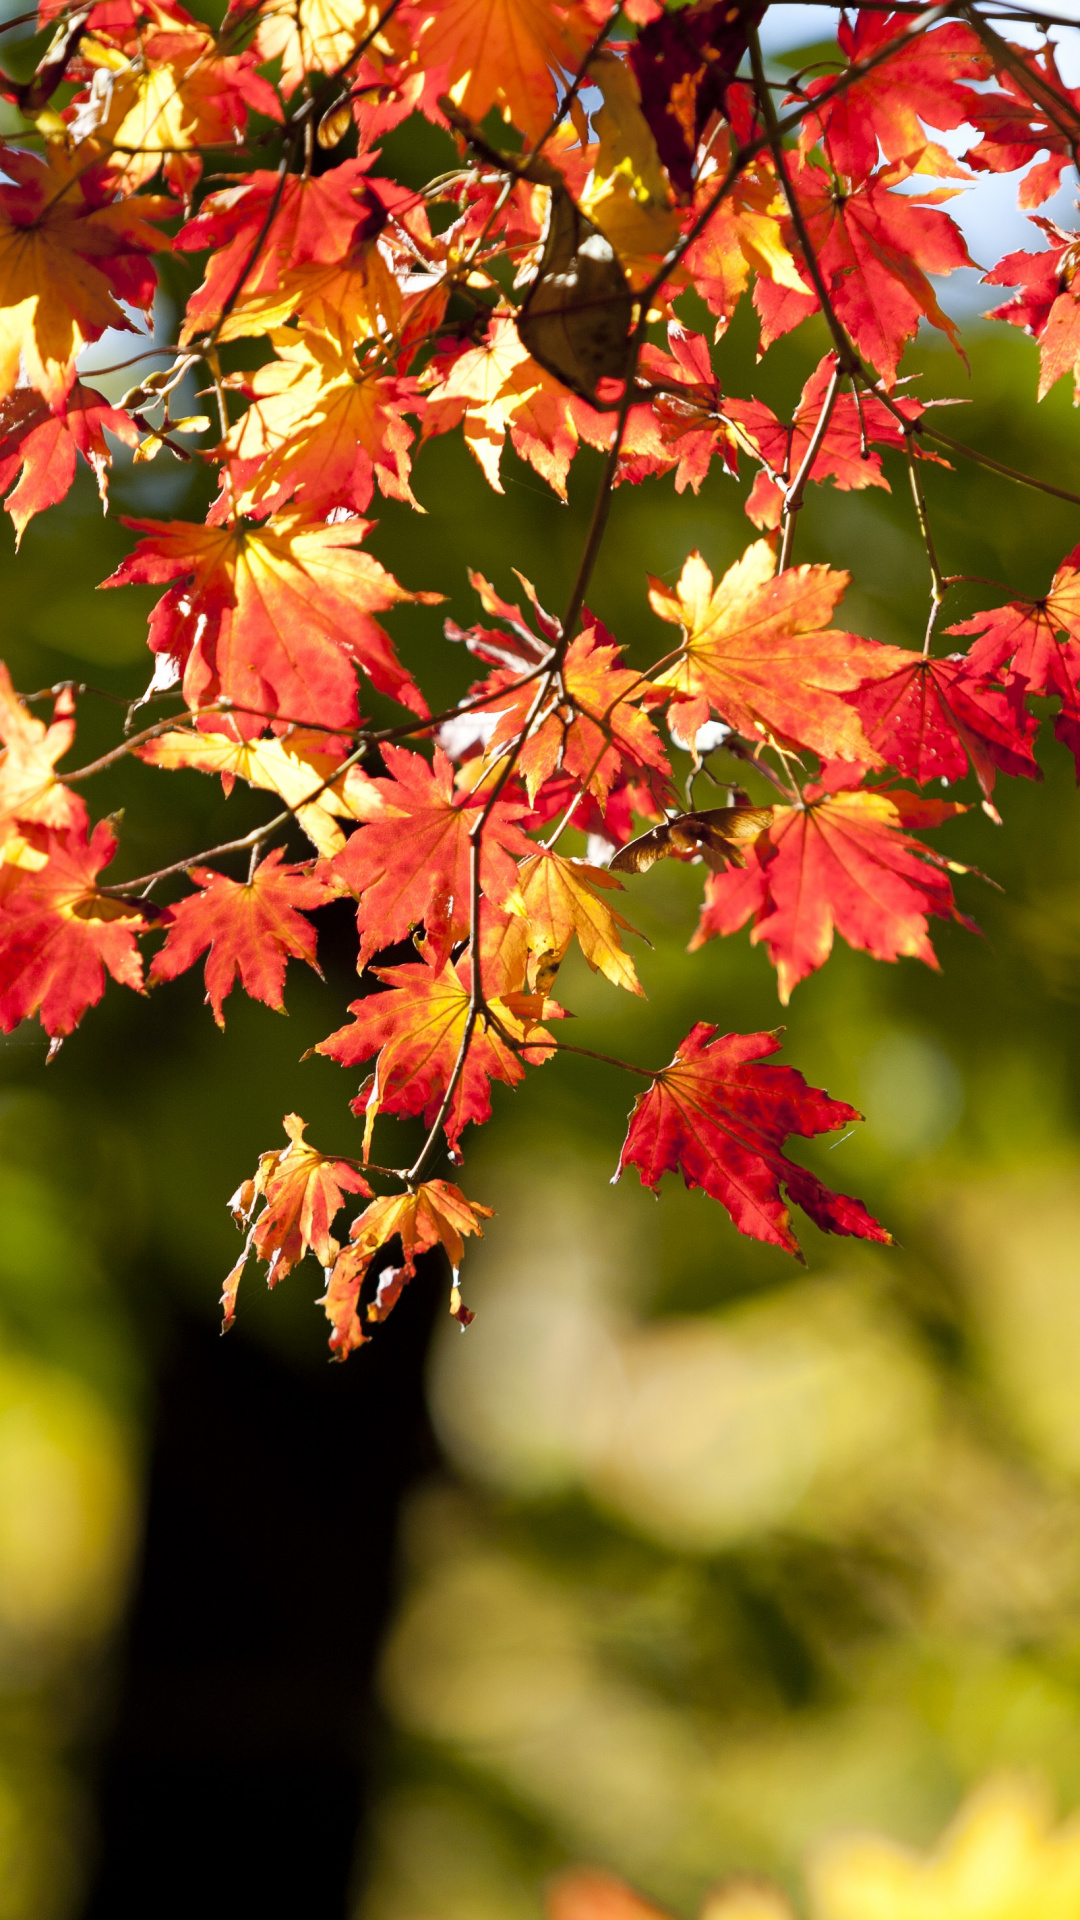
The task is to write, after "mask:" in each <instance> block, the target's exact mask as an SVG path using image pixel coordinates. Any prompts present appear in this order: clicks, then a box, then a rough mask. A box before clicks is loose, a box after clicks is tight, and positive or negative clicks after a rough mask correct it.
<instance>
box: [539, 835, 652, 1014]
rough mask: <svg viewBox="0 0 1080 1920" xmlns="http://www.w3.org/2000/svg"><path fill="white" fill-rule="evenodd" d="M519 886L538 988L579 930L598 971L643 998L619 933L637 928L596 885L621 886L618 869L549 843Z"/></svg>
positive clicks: (544, 986)
mask: <svg viewBox="0 0 1080 1920" xmlns="http://www.w3.org/2000/svg"><path fill="white" fill-rule="evenodd" d="M519 885H520V891H521V901H522V906H521V909H520V911H521V912H522V916H523V918H524V919H525V921H526V924H527V926H528V932H529V950H530V952H531V953H532V954H533V956H534V960H533V966H532V968H531V974H532V978H533V980H534V981H535V983H536V987H537V990H538V991H540V992H546V991H547V988H548V987H549V986H550V984H551V981H552V980H553V979H554V977H555V974H556V973H557V972H558V970H559V967H560V965H561V963H562V961H563V958H564V956H565V954H566V950H567V948H568V947H569V945H570V942H571V940H572V939H573V938H574V935H575V934H576V935H577V939H578V944H579V946H580V948H581V951H582V953H583V954H584V956H585V959H586V960H587V961H588V964H589V966H590V967H591V969H592V971H593V973H602V974H603V975H604V977H605V979H607V980H610V981H611V982H612V984H613V985H614V986H616V987H625V988H626V990H627V992H628V993H637V994H640V995H641V997H642V999H644V997H645V996H644V989H643V987H642V985H641V982H640V980H639V979H638V977H637V972H636V970H635V967H634V963H633V961H632V960H631V958H630V955H629V954H628V953H627V952H626V949H625V948H624V946H623V943H622V941H621V940H620V938H619V931H620V929H622V930H623V931H624V932H626V933H636V932H637V928H636V927H632V926H631V925H630V922H629V920H624V919H623V916H622V914H621V913H617V912H616V910H615V908H614V907H609V906H608V904H607V902H606V901H604V900H601V899H600V898H599V895H598V893H597V888H603V889H604V890H605V891H609V892H610V891H615V892H621V891H622V883H621V881H619V880H616V878H615V875H614V874H613V873H607V872H606V871H605V869H604V868H603V867H591V866H589V865H587V863H586V862H585V861H584V860H567V859H565V858H564V857H563V855H562V854H561V853H553V852H551V851H549V849H548V848H546V847H544V848H541V849H540V850H539V851H538V852H537V853H535V854H534V855H533V856H532V858H531V859H529V860H525V861H523V863H522V865H521V867H520V869H519Z"/></svg>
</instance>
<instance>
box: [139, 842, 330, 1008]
mask: <svg viewBox="0 0 1080 1920" xmlns="http://www.w3.org/2000/svg"><path fill="white" fill-rule="evenodd" d="M281 861H282V851H281V848H280V847H275V848H274V849H273V850H272V852H270V853H268V854H267V856H266V859H265V860H263V861H262V862H261V864H260V865H259V866H257V867H256V869H255V871H254V873H253V874H252V876H251V879H250V880H249V881H248V882H247V883H246V884H244V883H242V882H241V881H239V880H230V879H229V878H228V876H227V875H226V874H224V873H215V872H214V871H213V869H212V868H211V867H189V868H188V877H189V878H190V879H192V880H194V881H195V883H196V885H197V886H198V888H199V892H198V893H192V894H189V895H188V896H187V898H186V899H184V900H180V901H178V902H177V904H176V906H175V907H173V908H172V909H171V915H170V920H169V928H168V933H167V935H166V939H165V945H164V946H163V947H162V949H161V951H160V953H156V954H155V955H154V959H153V962H152V964H151V967H150V984H151V985H152V986H157V985H158V983H159V982H160V981H162V980H175V979H176V977H177V975H178V974H181V973H186V971H187V969H188V967H190V966H193V965H194V963H195V961H196V960H197V959H198V958H199V955H200V954H202V953H206V949H207V948H208V947H209V949H210V951H209V954H207V960H206V998H207V1001H208V1002H209V1004H210V1006H212V1007H213V1009H214V1019H215V1020H216V1021H217V1023H218V1026H219V1027H223V1026H224V1025H225V1016H224V1014H223V1013H222V1010H221V1007H222V1001H223V1000H224V999H225V997H226V995H227V994H229V993H231V992H232V989H233V986H234V984H235V982H236V978H237V976H238V975H239V978H240V984H241V986H242V987H243V989H244V992H245V993H248V994H250V995H251V997H252V999H253V1000H264V1001H265V1002H266V1005H267V1006H268V1007H273V1008H274V1010H275V1012H277V1013H283V1012H284V1006H283V1004H282V997H281V995H282V988H283V987H284V984H285V967H286V962H287V961H288V959H289V958H290V956H291V957H292V958H294V959H296V960H306V961H307V963H308V966H309V967H314V968H315V971H316V973H318V971H319V968H318V966H317V965H316V961H315V929H314V927H313V926H312V924H311V922H310V920H307V919H305V918H304V914H303V913H302V912H301V911H299V909H301V908H306V909H308V910H309V911H310V909H311V908H313V907H321V906H323V905H324V904H325V902H326V901H327V900H332V899H333V897H334V889H333V888H332V887H328V886H327V885H326V884H325V882H324V881H322V880H316V879H315V877H314V875H313V874H310V873H306V872H305V871H304V869H303V868H302V867H297V866H282V864H281Z"/></svg>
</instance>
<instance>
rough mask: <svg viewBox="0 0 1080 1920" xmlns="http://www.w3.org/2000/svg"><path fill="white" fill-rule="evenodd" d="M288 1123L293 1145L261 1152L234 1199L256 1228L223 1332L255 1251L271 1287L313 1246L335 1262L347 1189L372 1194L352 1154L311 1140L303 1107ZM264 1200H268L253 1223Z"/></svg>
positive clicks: (234, 1277) (326, 1261)
mask: <svg viewBox="0 0 1080 1920" xmlns="http://www.w3.org/2000/svg"><path fill="white" fill-rule="evenodd" d="M282 1125H283V1126H284V1128H285V1131H286V1133H287V1134H288V1136H289V1145H288V1146H287V1147H279V1148H277V1149H276V1150H275V1151H274V1152H272V1153H263V1154H260V1156H259V1165H258V1168H257V1169H256V1171H255V1173H254V1174H253V1175H252V1177H251V1179H249V1180H245V1181H243V1182H242V1184H241V1185H240V1186H239V1187H238V1188H237V1190H236V1192H235V1193H234V1194H233V1197H232V1199H231V1200H230V1202H229V1206H230V1207H231V1209H232V1216H233V1219H234V1220H235V1221H236V1224H237V1226H238V1227H250V1229H251V1230H250V1232H249V1233H248V1237H247V1241H246V1242H245V1245H244V1251H243V1253H242V1254H241V1256H240V1258H239V1260H238V1261H237V1263H236V1265H235V1267H234V1268H233V1270H232V1272H231V1273H230V1275H229V1277H228V1279H227V1280H226V1282H225V1289H224V1292H223V1294H222V1297H221V1305H222V1308H223V1311H224V1321H223V1325H222V1332H225V1331H227V1329H228V1328H229V1327H231V1326H232V1323H233V1318H234V1315H235V1312H236V1291H237V1288H238V1287H239V1285H240V1279H241V1276H242V1274H243V1271H244V1268H245V1266H246V1265H247V1260H248V1255H249V1253H255V1254H256V1255H257V1256H258V1258H259V1259H260V1260H265V1261H266V1263H267V1268H266V1284H267V1286H270V1287H274V1286H276V1285H277V1283H278V1281H279V1280H284V1278H285V1275H286V1274H287V1273H291V1272H292V1269H293V1268H294V1267H295V1266H296V1264H297V1262H298V1261H300V1260H302V1259H303V1257H304V1255H305V1253H307V1252H308V1250H309V1249H310V1251H311V1252H312V1253H313V1254H314V1255H315V1258H316V1260H317V1261H318V1262H319V1265H320V1266H322V1267H331V1266H333V1264H334V1261H335V1259H336V1258H337V1254H338V1243H337V1241H336V1240H335V1239H334V1237H333V1235H332V1234H331V1232H330V1229H331V1227H332V1226H333V1223H334V1220H335V1217H336V1216H337V1214H338V1213H339V1212H340V1211H341V1208H342V1207H343V1206H344V1204H345V1195H346V1194H347V1193H362V1194H364V1195H366V1197H367V1198H368V1199H370V1198H371V1188H370V1187H369V1186H368V1183H367V1181H366V1180H365V1179H364V1176H363V1174H362V1173H360V1172H359V1170H358V1169H357V1168H356V1167H354V1166H352V1165H351V1164H350V1162H349V1161H348V1160H335V1159H333V1158H332V1157H330V1156H328V1155H326V1154H323V1153H320V1152H319V1151H318V1149H317V1148H316V1147H313V1146H310V1145H309V1144H308V1142H307V1141H306V1140H305V1139H304V1129H305V1127H306V1125H307V1122H306V1121H304V1120H301V1118H300V1115H299V1114H298V1113H287V1114H286V1115H285V1118H284V1120H283V1121H282ZM260 1200H263V1201H264V1202H265V1205H264V1207H263V1210H262V1212H261V1213H260V1214H259V1216H258V1219H257V1220H256V1221H255V1224H254V1226H251V1220H252V1215H253V1214H254V1211H255V1208H256V1206H257V1204H258V1202H259V1201H260Z"/></svg>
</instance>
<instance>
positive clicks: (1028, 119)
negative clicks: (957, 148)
mask: <svg viewBox="0 0 1080 1920" xmlns="http://www.w3.org/2000/svg"><path fill="white" fill-rule="evenodd" d="M1009 45H1010V51H1011V52H1012V53H1013V54H1014V55H1015V56H1016V58H1017V60H1018V61H1019V62H1022V64H1023V65H1024V66H1026V67H1028V68H1029V69H1030V70H1031V74H1032V77H1033V79H1034V80H1035V81H1036V84H1037V86H1038V93H1036V92H1035V91H1034V89H1032V90H1031V91H1030V92H1029V91H1028V90H1027V89H1026V88H1025V87H1024V85H1023V83H1022V81H1021V80H1020V79H1019V78H1018V76H1017V75H1016V74H1015V73H1013V72H1012V71H1011V70H1010V69H1009V68H1008V67H1004V66H1002V67H1000V68H998V70H997V78H998V79H999V80H1000V81H1001V84H1002V86H1003V87H1004V89H1005V91H1004V93H981V94H976V93H973V94H972V96H971V99H970V102H969V105H968V110H967V113H966V114H965V116H964V117H965V119H967V120H968V121H970V123H971V125H972V126H974V127H978V128H979V130H980V132H981V133H982V135H983V138H982V139H981V140H980V141H979V143H978V145H977V146H974V147H969V148H968V150H967V152H966V153H965V155H964V164H965V165H966V166H969V167H974V168H976V170H977V171H980V172H986V173H1015V172H1016V170H1017V168H1019V167H1022V166H1025V165H1026V164H1027V162H1028V161H1029V160H1034V158H1035V155H1036V154H1037V153H1047V154H1049V156H1050V157H1049V159H1046V160H1041V161H1040V162H1039V163H1038V165H1037V166H1034V167H1032V168H1031V169H1030V171H1029V172H1028V173H1027V174H1026V175H1025V176H1024V178H1023V180H1021V182H1020V191H1019V195H1018V198H1019V202H1020V205H1021V207H1025V208H1027V207H1038V206H1041V205H1042V203H1043V201H1044V200H1048V199H1049V198H1050V195H1051V194H1052V193H1055V192H1056V191H1057V189H1058V187H1059V186H1060V184H1061V176H1062V174H1063V172H1064V171H1065V168H1066V167H1067V166H1068V165H1069V162H1070V160H1071V158H1072V151H1073V147H1074V146H1075V143H1076V140H1077V137H1078V136H1080V92H1076V91H1073V90H1072V89H1071V88H1069V87H1067V86H1066V85H1065V84H1064V82H1063V80H1062V78H1061V75H1060V74H1059V72H1058V70H1057V60H1056V57H1055V51H1054V47H1053V45H1052V43H1050V42H1044V44H1043V45H1042V46H1041V47H1039V48H1037V49H1035V50H1034V51H1033V50H1032V48H1030V47H1021V46H1017V45H1016V44H1015V42H1010V43H1009ZM1047 89H1049V90H1050V92H1051V93H1052V94H1054V95H1056V96H1057V108H1056V111H1054V110H1052V109H1048V108H1047V106H1046V105H1044V104H1043V101H1044V99H1045V93H1046V90H1047ZM1039 95H1042V96H1043V98H1042V99H1040V97H1039Z"/></svg>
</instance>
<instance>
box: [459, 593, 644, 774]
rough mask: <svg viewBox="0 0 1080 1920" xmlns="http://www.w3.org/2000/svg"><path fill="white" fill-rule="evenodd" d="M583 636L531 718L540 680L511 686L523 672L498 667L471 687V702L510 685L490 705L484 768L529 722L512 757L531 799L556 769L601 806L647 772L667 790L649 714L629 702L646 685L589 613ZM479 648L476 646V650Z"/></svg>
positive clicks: (568, 652) (573, 644) (569, 651)
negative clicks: (621, 784) (629, 779)
mask: <svg viewBox="0 0 1080 1920" xmlns="http://www.w3.org/2000/svg"><path fill="white" fill-rule="evenodd" d="M584 618H585V623H586V624H585V628H584V631H583V632H581V633H579V634H578V635H577V637H576V639H574V640H572V641H571V642H570V645H569V647H568V648H567V650H566V657H565V659H564V661H563V663H562V667H561V670H560V673H559V676H558V680H557V681H556V680H555V679H554V678H553V683H552V688H551V692H550V694H549V696H548V700H547V702H546V703H545V705H544V707H543V708H541V710H540V712H539V713H534V712H533V708H534V707H535V705H536V693H537V685H538V680H539V676H538V679H537V681H530V682H528V683H527V684H526V685H525V686H515V685H514V683H515V682H516V681H517V680H519V679H520V674H518V673H514V672H513V671H512V670H510V669H504V670H500V671H498V672H496V673H494V674H492V675H490V676H489V678H488V679H487V680H484V681H482V682H480V683H478V685H476V686H475V687H473V688H472V689H471V692H470V695H469V698H470V699H475V698H477V697H478V696H479V695H481V694H484V693H489V692H492V693H493V692H496V691H497V690H498V689H499V687H500V686H502V685H508V686H513V688H514V690H513V691H512V692H510V693H509V694H508V695H507V697H506V699H505V701H503V700H501V699H500V700H492V701H491V702H490V704H489V705H488V707H487V711H488V712H490V713H492V714H493V715H496V716H497V724H496V726H495V729H494V731H493V733H492V735H491V738H490V740H489V741H488V745H487V751H486V753H485V756H484V765H485V768H490V767H493V766H494V765H495V764H496V762H497V761H499V760H500V759H501V758H502V756H503V753H504V752H505V750H506V748H507V746H508V745H509V744H510V743H511V742H512V741H513V740H516V739H517V738H518V736H519V735H520V734H521V732H522V730H523V728H524V727H525V726H526V723H527V722H529V721H530V718H531V725H530V726H529V731H528V734H527V736H526V738H525V740H524V743H523V745H522V747H521V750H520V752H519V754H518V758H517V769H516V770H517V772H518V773H519V774H520V775H521V777H522V779H523V780H524V781H525V786H526V789H527V791H528V795H529V800H530V802H532V801H534V800H535V798H536V795H537V792H538V791H539V789H540V788H541V787H542V786H543V784H544V782H545V780H547V779H549V778H550V776H551V775H552V774H553V773H554V772H555V769H556V767H561V768H562V770H563V771H564V772H565V773H567V774H569V775H571V776H572V778H573V779H575V780H578V781H580V782H581V785H582V787H583V788H584V789H585V790H586V791H587V792H589V793H593V794H595V795H596V798H597V799H598V800H599V802H600V804H601V806H603V805H604V803H605V802H606V800H607V798H608V795H609V794H610V792H611V790H612V788H613V787H614V786H615V784H616V782H617V781H618V780H620V779H621V778H623V777H624V776H625V775H626V773H627V772H631V773H633V772H641V771H642V770H643V769H645V768H650V769H651V770H652V771H653V772H654V773H656V774H658V775H659V776H660V782H659V784H660V785H661V787H666V785H667V783H668V781H669V780H670V777H671V767H670V764H669V762H668V759H667V755H666V754H665V752H664V747H663V742H662V741H661V739H660V735H659V734H658V733H657V731H656V728H655V727H654V726H653V724H652V721H651V720H650V719H649V717H648V715H647V714H645V713H643V712H642V711H641V708H640V707H639V706H636V705H633V704H632V700H633V699H637V700H640V699H641V698H642V696H643V695H644V694H645V693H646V692H647V691H648V682H647V681H645V679H644V678H643V676H642V675H641V674H639V673H633V672H632V671H631V670H630V669H629V668H628V667H622V666H618V665H617V664H616V662H617V661H618V658H619V655H620V653H621V652H622V648H621V647H620V646H618V645H617V644H616V642H615V641H613V640H612V638H611V635H610V634H609V633H607V631H606V630H605V628H604V627H602V626H601V624H600V622H599V621H598V620H595V619H594V618H593V616H592V615H591V614H589V613H586V614H585V616H584ZM477 650H479V649H477Z"/></svg>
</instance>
